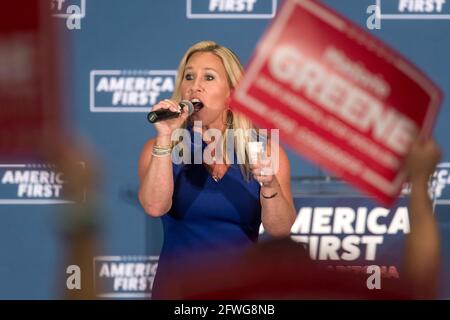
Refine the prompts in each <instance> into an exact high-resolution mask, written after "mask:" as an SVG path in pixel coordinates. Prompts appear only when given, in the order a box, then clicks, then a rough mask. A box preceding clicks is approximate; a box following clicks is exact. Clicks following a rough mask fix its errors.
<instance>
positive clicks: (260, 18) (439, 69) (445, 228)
mask: <svg viewBox="0 0 450 320" xmlns="http://www.w3.org/2000/svg"><path fill="white" fill-rule="evenodd" d="M225 2H226V1H214V0H170V1H162V0H133V1H125V0H85V1H84V0H70V1H66V3H65V4H64V5H63V7H61V8H56V9H54V10H60V11H61V12H67V10H70V8H69V6H70V5H75V6H78V7H79V8H80V9H81V11H82V15H81V17H82V18H81V20H80V21H79V22H80V28H79V29H77V28H73V29H70V28H68V24H67V19H65V18H61V17H56V16H55V17H54V19H58V20H57V25H58V27H59V28H60V33H61V37H63V38H65V39H68V40H69V45H66V46H64V47H63V48H61V56H62V57H63V59H62V60H61V61H62V62H61V64H62V66H61V70H62V77H63V79H64V80H65V81H66V82H67V83H69V84H70V86H69V88H68V90H66V93H65V94H66V95H65V96H64V97H63V103H64V106H65V109H66V110H67V114H66V119H67V122H68V125H69V126H70V127H71V129H72V131H73V132H74V133H75V134H76V135H78V136H81V137H82V138H83V139H84V140H85V141H87V142H88V143H89V145H90V146H91V148H92V150H94V152H95V157H96V158H97V162H98V163H101V166H99V167H98V168H96V170H98V171H97V174H98V175H99V176H100V177H101V184H100V186H99V189H98V198H97V199H98V202H99V208H100V212H101V221H100V225H101V228H100V230H99V234H98V235H99V236H100V239H101V246H100V247H99V248H98V249H97V252H96V255H95V257H92V259H93V261H94V266H95V270H94V271H95V278H96V279H97V280H98V279H100V278H105V279H106V281H107V286H106V289H105V290H104V291H102V292H98V294H99V295H103V296H106V297H116V298H120V297H149V296H150V286H151V282H152V275H153V274H154V271H155V267H156V263H157V256H158V254H159V250H160V248H161V244H162V228H161V222H160V221H159V220H158V219H151V218H149V217H147V216H146V215H145V213H144V211H143V210H142V208H141V207H140V205H139V203H138V201H137V197H136V195H137V188H138V176H137V164H138V157H139V154H140V151H141V148H142V147H143V145H144V143H145V142H146V141H147V140H148V139H149V138H151V137H152V136H153V135H154V133H155V131H154V129H153V128H152V126H151V125H149V124H148V122H147V121H146V111H147V110H148V108H149V107H150V105H151V101H152V99H157V100H159V99H161V98H166V97H168V96H170V94H171V87H173V80H174V75H175V71H176V69H177V67H178V62H179V60H180V59H181V57H182V55H183V54H184V52H185V51H186V49H187V48H188V47H190V46H191V45H192V44H194V43H195V42H197V41H200V40H214V41H216V42H218V43H220V44H222V45H225V46H227V47H229V48H231V49H232V50H233V51H234V52H236V53H237V55H238V56H239V57H240V58H241V61H242V62H243V64H246V63H247V62H248V61H249V59H250V56H251V54H252V51H253V49H254V48H255V45H256V43H257V42H258V40H259V38H260V36H261V34H262V32H263V31H264V30H265V28H266V27H267V25H268V23H270V21H271V17H272V16H273V14H274V9H275V10H276V8H278V7H279V6H280V1H276V0H273V1H272V0H256V1H236V3H238V2H241V3H243V7H242V8H239V7H236V8H237V9H236V10H235V12H228V11H227V12H219V9H220V8H221V7H220V6H221V4H224V3H225ZM323 2H324V3H326V4H328V5H330V6H331V7H332V8H334V9H335V10H337V11H338V12H340V13H341V14H343V15H344V16H346V17H348V18H349V19H350V20H352V21H354V22H355V23H356V24H358V25H360V26H361V27H363V28H365V29H366V30H368V31H369V32H371V33H372V34H374V35H375V36H377V37H379V38H380V39H382V40H383V41H385V42H386V43H388V44H389V45H390V46H392V47H393V48H395V49H397V50H398V51H399V52H401V53H402V54H403V55H404V56H406V57H407V58H409V59H410V60H411V61H412V62H414V63H415V64H417V65H418V66H419V67H420V68H421V69H422V70H423V71H424V72H425V73H426V74H428V75H429V76H430V78H431V79H432V80H433V81H435V82H436V83H437V84H438V85H439V86H440V87H441V88H442V90H443V91H444V94H445V100H444V104H443V106H442V110H441V112H440V115H439V117H438V121H437V125H436V128H435V137H436V139H437V141H438V143H439V144H440V146H441V148H442V150H443V154H444V157H443V160H442V162H443V164H442V165H441V168H440V169H439V172H440V177H441V178H440V180H439V181H440V182H439V183H440V185H441V186H442V190H443V193H442V195H441V196H440V197H439V199H438V204H437V207H436V208H437V210H438V211H437V214H438V219H439V224H440V228H441V231H442V233H443V236H442V240H443V246H442V248H443V256H444V265H445V268H447V269H449V267H450V255H449V252H450V230H449V228H450V226H449V223H450V221H449V219H450V218H449V217H450V212H449V210H448V208H447V207H448V205H450V202H449V200H448V199H450V197H449V196H448V188H447V189H446V186H447V185H448V184H449V183H450V178H449V175H448V170H449V169H448V168H449V166H448V165H447V164H446V163H447V162H449V160H450V159H449V158H448V154H449V151H450V142H449V140H448V137H449V136H450V121H449V120H450V105H449V104H450V102H449V100H448V94H449V93H450V78H449V74H450V59H449V58H448V57H449V52H450V16H449V15H450V2H449V1H447V2H448V3H445V4H444V5H443V7H442V8H440V9H441V11H439V10H438V9H439V8H434V9H435V10H434V11H433V12H431V13H432V14H435V16H427V17H428V18H427V19H423V18H424V17H423V16H422V17H412V16H409V14H410V13H413V12H407V9H404V10H400V7H399V1H396V0H381V1H378V2H379V4H380V5H381V12H382V18H383V19H382V20H381V29H374V30H369V29H368V28H367V26H366V21H367V19H368V17H369V14H368V13H366V10H367V8H368V7H369V6H370V5H373V4H375V3H376V2H377V1H376V0H326V1H323ZM393 3H394V4H393ZM210 9H212V10H210ZM238 9H243V10H242V11H239V10H238ZM247 9H248V10H247ZM250 9H251V10H250ZM418 14H419V15H420V14H422V15H423V14H425V13H418ZM427 14H430V13H427ZM303 32H305V33H306V32H308V30H300V31H299V34H298V36H299V37H301V36H302V33H303ZM120 77H134V78H135V79H137V78H143V79H148V78H152V80H144V81H147V82H145V84H144V83H143V84H142V86H144V87H145V86H149V87H147V88H146V89H144V90H143V89H142V88H144V87H142V88H141V89H139V88H138V87H136V86H135V87H134V88H129V87H127V85H126V84H125V83H120ZM148 81H150V83H149V82H148ZM151 81H153V82H151ZM133 92H138V93H139V92H144V93H145V98H142V97H141V98H136V99H135V98H133V94H134V93H133ZM127 94H128V95H127ZM49 143H51V141H50V142H49ZM288 155H289V158H290V161H291V167H292V168H291V171H292V179H293V188H294V194H295V197H296V206H297V208H298V209H299V210H301V207H302V206H306V207H311V208H315V207H332V208H334V207H336V206H344V205H345V206H348V207H352V208H355V210H356V209H357V208H358V207H367V208H369V210H370V208H373V207H374V206H375V205H374V204H373V203H372V202H371V201H370V200H369V199H365V198H358V196H357V195H358V193H357V192H355V191H354V190H352V189H351V188H349V187H345V190H344V189H343V187H342V185H341V186H340V187H338V188H336V189H334V190H332V192H329V190H328V189H326V188H329V184H327V179H326V177H327V173H326V172H324V171H322V170H321V169H320V168H318V167H316V166H314V165H313V164H311V163H309V162H307V161H305V160H304V159H302V158H301V157H299V156H297V155H295V154H294V153H293V152H291V151H289V150H288ZM75 160H76V161H81V162H83V160H86V159H74V161H75ZM14 165H19V164H11V163H9V164H7V165H6V166H4V167H0V169H1V171H0V177H2V185H1V187H2V189H1V190H0V193H1V197H2V199H10V198H11V197H15V196H14V195H15V194H16V193H17V188H18V186H17V184H13V183H8V181H7V179H6V178H5V176H6V172H7V171H8V170H13V169H14V168H15V169H17V168H18V167H14ZM27 165H30V164H27ZM12 168H13V169H12ZM28 168H30V167H28ZM19 169H20V167H19ZM22 169H23V168H22ZM23 170H25V169H23ZM300 178H301V179H302V180H299V179H300ZM311 178H314V179H318V180H317V181H315V180H314V181H313V180H311ZM320 179H323V180H320ZM55 185H57V183H56V184H55ZM326 190H328V191H327V192H326V193H327V194H329V195H330V196H329V197H317V196H318V195H323V194H324V192H325V191H326ZM445 191H447V193H446V192H445ZM342 192H344V193H346V194H347V195H351V197H349V198H345V197H342ZM10 193H11V194H12V196H11V195H10ZM304 194H308V195H309V197H313V200H311V199H310V198H308V199H305V201H303V200H302V199H303V198H302V196H303V195H304ZM24 197H25V200H24V201H21V202H20V201H19V202H20V203H19V202H17V201H16V202H14V201H12V202H11V201H10V202H8V201H3V202H0V212H1V221H2V223H1V224H0V243H1V244H0V257H1V258H0V259H1V262H0V298H1V299H10V298H19V299H53V298H58V297H59V295H58V294H60V293H61V291H62V290H63V289H64V288H59V287H58V286H59V285H60V284H59V283H58V282H57V281H59V280H60V279H59V278H58V277H64V274H65V268H66V265H65V261H64V259H63V257H64V254H65V253H66V252H65V250H66V249H67V248H66V245H65V243H64V242H63V241H62V238H61V235H60V233H59V231H58V230H59V226H58V221H59V220H58V219H60V217H59V216H60V215H61V210H60V209H61V207H62V206H69V205H70V204H57V203H56V202H58V200H61V199H62V200H64V199H63V196H57V195H55V194H53V195H52V196H51V197H50V198H51V199H50V200H54V201H53V202H52V201H50V202H47V203H37V202H31V201H28V202H27V200H31V199H34V198H36V197H35V196H33V195H30V196H29V197H28V198H29V199H26V198H27V196H26V195H25V196H24ZM336 197H339V198H341V199H340V200H339V203H337V202H336V200H335V198H336ZM17 198H19V197H18V196H17ZM20 200H23V197H22V198H20ZM383 237H384V235H383ZM387 238H388V237H387ZM389 239H391V238H389ZM389 239H387V240H386V241H385V242H384V243H383V245H381V246H380V251H379V252H383V250H385V251H384V252H388V251H389V250H394V251H395V250H400V249H398V248H397V247H399V248H400V246H401V243H400V242H399V245H398V246H397V245H395V246H393V245H391V244H390V243H391V242H390V241H391V240H389ZM394 240H395V239H394ZM383 246H384V247H383ZM393 248H394V249H393ZM394 251H392V252H394ZM395 252H396V251H395ZM378 256H380V257H386V255H384V254H382V253H379V254H378V253H377V258H378ZM389 257H390V258H392V257H391V256H389ZM397 262H398V261H394V262H392V261H389V262H388V264H395V263H397ZM121 263H122V264H121ZM126 263H128V264H131V265H133V264H134V265H133V266H134V269H133V271H130V274H126V272H125V271H124V270H121V269H120V268H122V267H121V266H123V265H124V264H126ZM353 263H354V264H356V263H358V264H359V265H367V264H376V263H377V261H375V262H374V261H369V262H368V261H358V262H353ZM380 263H381V262H380ZM140 266H143V267H145V270H144V269H142V270H141V269H139V268H140ZM142 278H145V279H146V280H145V281H147V282H146V285H144V284H140V285H136V284H133V281H134V280H130V279H137V281H138V283H140V282H139V281H141V280H140V279H142ZM124 279H125V280H124ZM126 279H128V280H126ZM127 281H128V282H127ZM145 281H144V282H145ZM442 287H443V288H442V294H441V296H442V297H443V298H446V299H448V298H450V282H449V281H448V280H447V276H445V277H444V278H443V285H442Z"/></svg>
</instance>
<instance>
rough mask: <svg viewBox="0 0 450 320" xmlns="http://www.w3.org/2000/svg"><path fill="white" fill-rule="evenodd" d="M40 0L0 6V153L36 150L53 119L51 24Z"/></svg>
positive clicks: (51, 131)
mask: <svg viewBox="0 0 450 320" xmlns="http://www.w3.org/2000/svg"><path fill="white" fill-rule="evenodd" d="M51 19H52V18H51V15H50V4H49V3H48V2H46V1H40V0H29V1H26V2H22V1H6V2H5V3H3V4H2V10H1V11H0V159H1V160H2V161H11V160H13V161H15V160H25V159H31V158H37V157H40V156H41V153H42V150H43V148H44V146H45V144H47V145H51V144H52V142H53V141H48V140H47V139H48V138H54V137H55V133H56V130H57V129H58V123H59V115H60V114H59V110H60V105H59V100H58V99H59V98H58V95H59V88H58V80H57V69H56V64H57V63H56V61H57V48H56V40H55V39H56V34H55V32H56V30H55V28H54V26H53V21H52V20H51Z"/></svg>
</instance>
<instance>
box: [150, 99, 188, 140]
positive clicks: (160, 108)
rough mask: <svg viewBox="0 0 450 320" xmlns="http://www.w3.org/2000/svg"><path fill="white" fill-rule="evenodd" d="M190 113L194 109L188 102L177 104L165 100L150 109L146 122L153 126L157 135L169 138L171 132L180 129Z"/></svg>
mask: <svg viewBox="0 0 450 320" xmlns="http://www.w3.org/2000/svg"><path fill="white" fill-rule="evenodd" d="M192 112H194V107H193V105H192V103H191V102H190V101H188V100H182V101H181V102H180V103H179V104H177V103H176V102H175V101H172V100H169V99H165V100H162V101H160V102H158V103H157V104H155V105H154V106H153V107H152V109H151V111H150V112H149V113H148V115H147V120H148V121H149V122H150V123H154V124H155V128H156V131H157V132H158V135H161V136H170V135H171V134H172V132H173V130H175V129H178V128H180V127H181V125H182V124H183V122H184V121H185V120H186V119H187V117H189V116H190V115H191V114H192Z"/></svg>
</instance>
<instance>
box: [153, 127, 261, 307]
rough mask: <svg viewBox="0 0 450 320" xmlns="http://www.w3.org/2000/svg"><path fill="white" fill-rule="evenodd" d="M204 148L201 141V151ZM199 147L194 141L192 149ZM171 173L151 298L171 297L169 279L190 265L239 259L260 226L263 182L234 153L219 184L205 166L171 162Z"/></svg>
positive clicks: (174, 280) (252, 242) (172, 279)
mask: <svg viewBox="0 0 450 320" xmlns="http://www.w3.org/2000/svg"><path fill="white" fill-rule="evenodd" d="M190 132H191V137H192V136H193V134H192V129H191V131H190ZM191 140H193V139H191ZM200 141H201V140H200ZM198 147H199V146H197V148H198ZM205 147H206V143H204V142H202V146H201V148H202V151H203V149H204V148H205ZM195 148H196V146H194V144H193V143H191V150H192V151H194V150H195ZM192 154H193V153H192ZM173 177H174V193H173V198H172V207H171V209H170V211H169V212H168V213H166V214H165V215H164V216H162V223H163V228H164V243H163V247H162V251H161V254H160V258H159V263H158V270H157V273H156V277H155V280H154V284H153V289H152V296H153V299H166V298H170V294H171V293H170V292H168V293H167V292H166V293H164V285H165V282H167V281H170V282H171V283H172V284H173V283H174V282H176V279H177V277H181V278H182V277H184V276H185V275H184V270H185V269H186V268H185V267H186V266H187V265H190V266H192V265H195V263H198V264H203V263H205V262H211V260H214V259H217V260H221V261H223V260H224V259H231V260H233V259H239V255H240V254H242V253H243V252H244V250H246V249H247V248H248V247H249V246H251V245H252V244H254V243H255V242H256V241H257V239H258V231H259V226H260V224H261V204H260V199H259V192H260V185H259V184H258V183H257V181H255V180H254V179H251V180H250V181H247V180H246V179H245V178H244V177H243V175H242V173H241V171H240V169H239V165H238V164H237V162H236V155H235V161H234V163H233V164H232V165H231V166H230V167H229V168H228V170H227V171H226V173H225V175H224V176H223V177H222V179H221V180H219V181H218V182H216V181H215V180H214V179H213V178H212V176H211V175H210V173H209V172H208V170H207V169H206V167H205V166H204V165H203V164H182V165H177V164H173ZM205 259H207V260H208V261H205ZM190 270H192V268H191V269H190ZM166 289H167V288H166ZM178 289H179V288H178ZM166 291H167V290H166Z"/></svg>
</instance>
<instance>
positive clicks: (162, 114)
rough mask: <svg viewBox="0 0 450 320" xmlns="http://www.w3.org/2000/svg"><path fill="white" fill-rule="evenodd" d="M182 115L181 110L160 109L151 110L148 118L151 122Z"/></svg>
mask: <svg viewBox="0 0 450 320" xmlns="http://www.w3.org/2000/svg"><path fill="white" fill-rule="evenodd" d="M180 115H181V113H180V112H173V111H171V110H169V109H159V110H156V111H152V112H149V114H148V115H147V120H148V121H149V122H150V123H155V122H159V121H163V120H167V119H172V118H178V117H179V116H180Z"/></svg>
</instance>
